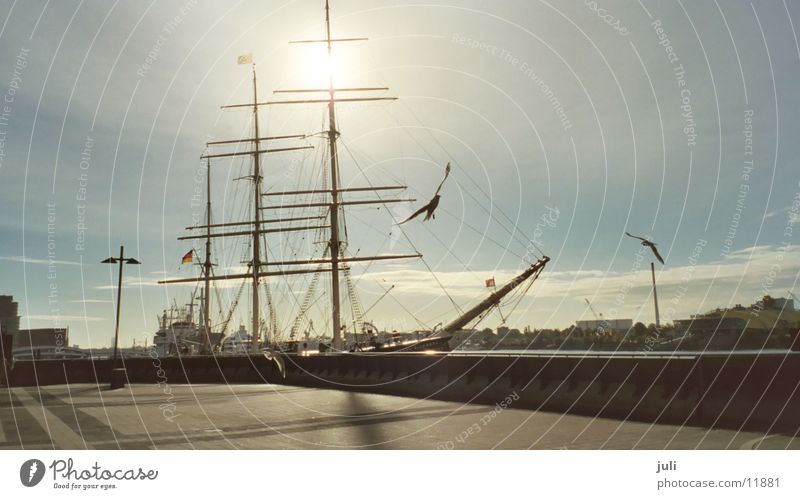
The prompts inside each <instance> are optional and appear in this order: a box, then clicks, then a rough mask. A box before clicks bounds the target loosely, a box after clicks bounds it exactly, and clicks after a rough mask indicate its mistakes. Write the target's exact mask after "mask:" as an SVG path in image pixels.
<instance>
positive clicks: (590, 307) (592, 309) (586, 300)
mask: <svg viewBox="0 0 800 499" xmlns="http://www.w3.org/2000/svg"><path fill="white" fill-rule="evenodd" d="M583 301H585V302H586V304H587V305H589V310H591V311H592V315H594V318H595V319H597V320H598V321H602V320H603V314H598V313H597V311H596V310H595V309H594V307H593V306H592V302H590V301H589V299H588V298H584V299H583Z"/></svg>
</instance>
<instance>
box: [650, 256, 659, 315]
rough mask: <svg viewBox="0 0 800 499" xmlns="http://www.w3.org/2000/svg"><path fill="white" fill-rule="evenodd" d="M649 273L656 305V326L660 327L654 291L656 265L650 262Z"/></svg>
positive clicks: (656, 295)
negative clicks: (651, 278)
mask: <svg viewBox="0 0 800 499" xmlns="http://www.w3.org/2000/svg"><path fill="white" fill-rule="evenodd" d="M650 275H651V276H652V277H653V303H654V304H655V307H656V328H659V327H661V322H660V318H659V316H658V292H656V266H655V264H654V263H653V262H650Z"/></svg>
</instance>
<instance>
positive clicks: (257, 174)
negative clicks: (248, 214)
mask: <svg viewBox="0 0 800 499" xmlns="http://www.w3.org/2000/svg"><path fill="white" fill-rule="evenodd" d="M253 119H254V124H253V125H254V128H255V130H254V131H255V150H256V151H258V150H259V149H260V148H259V144H260V142H261V141H260V140H259V137H260V135H259V130H258V86H257V84H256V65H255V64H253ZM253 189H254V190H255V193H254V195H253V198H254V199H253V201H254V203H255V206H254V207H253V210H254V213H253V217H254V218H253V221H254V223H253V323H252V325H251V328H252V330H251V331H250V334H251V337H250V349H251V351H253V352H255V351H257V350H258V330H259V326H260V322H261V320H260V317H259V312H260V310H259V306H260V305H259V303H258V273H259V272H260V271H261V241H260V239H259V238H260V237H261V235H260V232H259V231H260V230H261V218H260V217H261V160H260V157H259V154H258V152H256V153H254V154H253Z"/></svg>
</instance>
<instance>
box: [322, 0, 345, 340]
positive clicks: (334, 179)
mask: <svg viewBox="0 0 800 499" xmlns="http://www.w3.org/2000/svg"><path fill="white" fill-rule="evenodd" d="M325 31H326V35H327V42H328V61H332V60H333V59H332V47H331V17H330V7H329V6H328V2H327V1H326V2H325ZM328 81H329V85H330V86H329V89H328V94H329V96H330V101H329V102H328V145H329V147H330V155H331V239H330V242H329V246H330V252H331V270H332V272H331V309H332V313H333V348H335V349H341V348H342V326H341V312H340V307H341V305H340V303H341V299H340V298H339V251H340V250H341V241H340V240H339V169H338V161H337V160H338V158H337V153H336V138H337V135H338V134H339V132H337V131H336V110H335V100H334V87H333V68H332V67H331V68H330V72H329V74H328Z"/></svg>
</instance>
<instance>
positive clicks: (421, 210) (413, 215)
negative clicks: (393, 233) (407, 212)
mask: <svg viewBox="0 0 800 499" xmlns="http://www.w3.org/2000/svg"><path fill="white" fill-rule="evenodd" d="M428 206H430V203H428V204H426V205H425V206H423V207H422V208H420V209H418V210H417V211H415V212H414V213H412V214H411V216H410V217H408V218H406V219H405V220H403V221H402V222H400V223H398V224H397V225H403V224H404V223H406V222H408V221H409V220H412V219H414V218H416V217H418V216H420V215H422V214H423V213H425V212H426V211H428Z"/></svg>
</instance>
